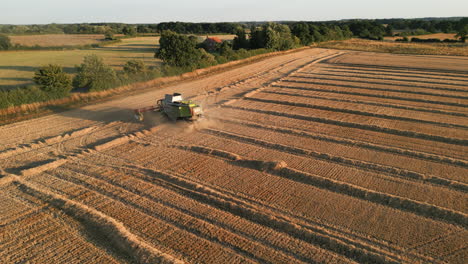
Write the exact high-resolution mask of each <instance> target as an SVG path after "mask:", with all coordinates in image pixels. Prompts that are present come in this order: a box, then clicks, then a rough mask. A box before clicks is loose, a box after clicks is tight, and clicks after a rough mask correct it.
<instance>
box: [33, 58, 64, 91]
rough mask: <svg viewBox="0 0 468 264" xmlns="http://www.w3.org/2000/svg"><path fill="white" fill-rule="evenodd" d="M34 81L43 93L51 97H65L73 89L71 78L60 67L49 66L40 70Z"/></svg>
mask: <svg viewBox="0 0 468 264" xmlns="http://www.w3.org/2000/svg"><path fill="white" fill-rule="evenodd" d="M33 80H34V82H35V83H36V84H37V85H39V87H40V88H41V89H42V90H43V91H45V92H47V93H49V94H51V95H57V96H64V95H67V94H68V93H69V92H70V90H71V89H72V85H71V84H72V82H71V79H70V77H69V76H68V75H66V74H65V73H64V72H63V69H62V67H60V66H59V65H54V64H49V65H47V66H43V67H41V68H39V69H38V70H37V71H36V73H35V75H34V77H33Z"/></svg>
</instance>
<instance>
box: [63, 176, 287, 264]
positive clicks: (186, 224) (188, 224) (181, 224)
mask: <svg viewBox="0 0 468 264" xmlns="http://www.w3.org/2000/svg"><path fill="white" fill-rule="evenodd" d="M60 175H61V176H60V177H62V176H63V171H62V173H60ZM74 175H75V176H76V173H75V174H74ZM67 178H68V177H67ZM74 181H78V182H79V183H78V182H77V183H78V184H80V185H83V184H85V185H86V186H88V187H91V186H97V185H95V184H94V183H95V182H96V180H93V181H91V182H89V179H88V180H85V179H84V178H83V175H81V177H80V178H79V179H78V178H75V180H74ZM86 182H88V183H87V184H86ZM99 182H100V183H101V184H102V183H103V182H102V181H99ZM104 186H105V185H104ZM93 189H96V187H93ZM101 189H102V188H101ZM106 189H107V191H104V194H103V195H106V196H107V195H111V196H112V197H113V198H114V199H116V200H118V201H120V202H123V203H125V204H126V205H128V206H132V207H135V208H138V207H139V206H138V205H137V204H136V203H137V202H138V203H142V204H145V208H146V209H144V208H140V210H150V211H151V210H156V208H154V207H153V206H151V205H152V204H153V203H152V202H150V201H149V200H148V199H146V198H142V197H141V196H138V197H137V196H135V197H136V198H135V199H130V197H129V196H128V195H125V196H122V195H123V194H129V193H128V191H123V190H119V189H120V188H115V187H113V188H106ZM101 192H102V190H101ZM109 192H110V193H112V194H110V193H109ZM119 193H120V194H119ZM157 193H159V192H157ZM119 197H120V198H119ZM129 199H130V200H129ZM161 210H162V211H161ZM168 210H171V209H170V208H166V209H164V208H161V209H160V210H158V212H157V214H155V213H154V212H153V213H151V214H152V215H153V216H157V217H158V218H159V217H162V218H167V219H176V220H177V223H174V224H175V225H176V226H178V228H184V229H186V228H189V229H187V230H190V232H195V234H197V235H198V236H200V237H203V236H204V234H207V233H206V231H203V230H204V229H205V228H207V227H208V226H209V224H208V223H205V224H203V225H202V226H198V229H197V227H196V223H197V221H195V219H192V220H190V221H181V220H183V219H184V217H182V216H181V215H180V216H177V215H174V213H171V214H169V212H167V211H168ZM148 212H149V211H148ZM181 217H182V218H181ZM169 222H171V221H169ZM198 222H199V221H198ZM207 224H208V226H207ZM197 230H198V231H197ZM216 233H218V234H217V235H218V237H217V238H216V239H215V240H212V241H213V243H216V241H219V242H218V243H223V241H226V240H227V241H229V236H227V237H226V236H225V235H224V236H221V234H219V231H218V232H215V230H212V231H210V232H209V233H208V234H211V235H215V234H216ZM188 238H189V237H187V239H188ZM168 239H169V240H168ZM192 239H193V238H192ZM165 240H167V243H169V241H173V240H174V238H172V239H171V237H167V239H165ZM177 241H178V243H179V242H180V241H182V240H181V239H178V240H177ZM232 241H233V242H234V243H235V241H238V239H237V240H232ZM244 241H245V240H244ZM174 242H175V241H174ZM233 242H231V243H233ZM245 242H246V241H245ZM171 243H173V242H171ZM171 243H169V244H171ZM176 245H179V244H176ZM177 247H178V246H176V248H177ZM231 247H233V246H231ZM233 248H234V249H236V247H235V246H234V247H233ZM183 250H184V251H185V250H187V249H185V247H184V249H183ZM238 250H239V249H238ZM238 253H240V252H239V251H238ZM194 254H195V255H194ZM199 254H202V252H198V251H197V252H194V251H192V252H191V253H189V255H191V256H192V257H197V256H196V255H199ZM258 254H260V255H261V254H262V253H261V252H259V253H258ZM211 255H212V256H211V257H216V251H211ZM277 256H278V257H279V255H277ZM198 257H202V258H205V256H202V255H199V256H198ZM206 257H208V256H206ZM219 257H221V256H218V258H219ZM252 257H254V256H252ZM244 260H245V259H244ZM231 261H235V259H234V258H232V259H231ZM210 262H211V261H210Z"/></svg>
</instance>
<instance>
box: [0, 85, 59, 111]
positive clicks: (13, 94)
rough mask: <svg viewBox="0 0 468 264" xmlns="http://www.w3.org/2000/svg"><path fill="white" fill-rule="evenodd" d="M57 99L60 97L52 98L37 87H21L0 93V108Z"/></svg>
mask: <svg viewBox="0 0 468 264" xmlns="http://www.w3.org/2000/svg"><path fill="white" fill-rule="evenodd" d="M57 98H58V96H51V95H49V94H47V93H46V92H44V91H43V90H41V89H40V88H39V87H36V86H27V87H21V88H17V89H13V90H9V91H0V108H7V107H11V106H18V105H22V104H30V103H34V102H43V101H47V100H50V99H57Z"/></svg>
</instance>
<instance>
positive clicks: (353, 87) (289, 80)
mask: <svg viewBox="0 0 468 264" xmlns="http://www.w3.org/2000/svg"><path fill="white" fill-rule="evenodd" d="M289 77H293V78H294V77H295V76H289ZM296 78H298V77H296ZM300 78H303V77H300ZM308 79H312V80H313V81H309V80H307V81H306V80H302V79H301V80H297V79H283V80H282V81H283V82H288V83H298V84H312V85H323V86H337V87H345V88H348V89H360V90H370V91H382V92H392V93H404V94H416V95H429V96H434V97H447V98H453V99H461V100H463V99H464V100H466V99H468V96H461V95H452V94H443V93H429V92H422V91H408V90H401V89H390V88H378V87H369V86H358V85H350V84H341V83H340V84H336V83H329V82H322V80H324V81H337V82H343V83H345V82H356V83H369V84H372V83H370V82H366V81H361V80H359V81H357V80H349V79H348V80H340V79H331V78H323V77H320V78H318V77H313V78H308ZM316 80H318V81H316ZM381 85H384V84H381ZM411 87H413V86H411ZM416 88H417V87H416ZM465 106H468V104H466V105H465Z"/></svg>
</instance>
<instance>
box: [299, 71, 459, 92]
mask: <svg viewBox="0 0 468 264" xmlns="http://www.w3.org/2000/svg"><path fill="white" fill-rule="evenodd" d="M301 74H302V75H299V74H297V75H295V76H294V77H298V78H307V79H316V78H315V77H313V76H331V77H330V78H317V79H319V80H331V81H342V82H356V83H368V84H377V85H387V86H392V85H393V86H399V87H408V88H417V89H428V90H436V91H449V92H458V93H467V92H468V91H467V90H466V89H463V84H454V83H443V82H430V81H420V80H407V79H396V78H382V77H380V78H379V77H369V76H355V75H338V74H332V73H327V72H321V71H320V72H317V73H315V72H302V73H301ZM332 77H337V79H335V78H332ZM343 78H356V79H371V80H383V81H392V82H402V83H389V82H375V81H363V80H350V79H343ZM406 83H427V84H439V85H448V86H456V87H460V89H456V88H445V87H438V86H421V85H410V84H406Z"/></svg>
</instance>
